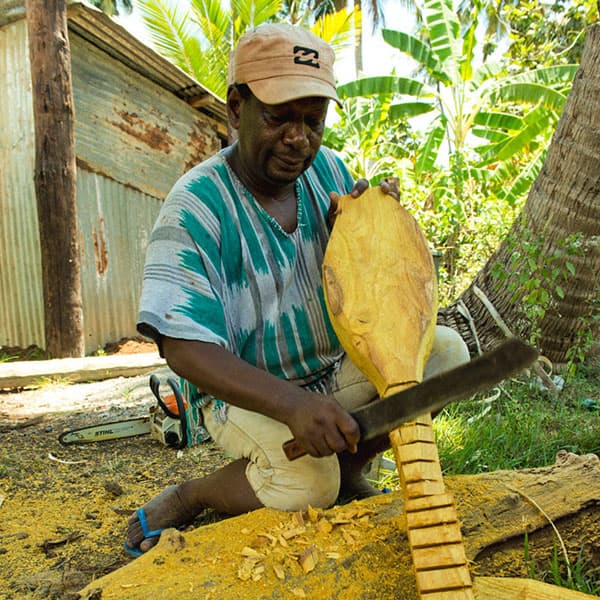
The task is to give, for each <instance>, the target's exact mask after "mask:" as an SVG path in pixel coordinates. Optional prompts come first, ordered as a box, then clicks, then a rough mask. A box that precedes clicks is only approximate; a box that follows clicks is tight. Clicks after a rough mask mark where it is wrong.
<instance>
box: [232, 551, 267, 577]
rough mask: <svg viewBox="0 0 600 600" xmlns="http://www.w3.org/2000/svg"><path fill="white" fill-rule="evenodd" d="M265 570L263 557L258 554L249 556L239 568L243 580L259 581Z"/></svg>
mask: <svg viewBox="0 0 600 600" xmlns="http://www.w3.org/2000/svg"><path fill="white" fill-rule="evenodd" d="M264 571H265V566H264V564H263V563H262V559H261V558H259V557H256V556H247V557H246V558H244V560H243V562H242V564H241V565H240V566H239V568H238V577H239V578H240V579H241V580H242V581H248V580H250V579H252V581H259V580H260V579H261V577H262V575H263V573H264Z"/></svg>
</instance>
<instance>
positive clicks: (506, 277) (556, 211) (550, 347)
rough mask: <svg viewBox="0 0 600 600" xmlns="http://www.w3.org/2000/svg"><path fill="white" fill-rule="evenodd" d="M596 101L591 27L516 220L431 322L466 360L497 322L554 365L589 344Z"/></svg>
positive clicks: (597, 64)
mask: <svg viewBox="0 0 600 600" xmlns="http://www.w3.org/2000/svg"><path fill="white" fill-rule="evenodd" d="M599 92H600V25H595V26H594V27H592V28H590V30H589V31H588V34H587V39H586V43H585V48H584V52H583V56H582V59H581V65H580V68H579V70H578V72H577V74H576V76H575V80H574V83H573V88H572V90H571V93H570V94H569V97H568V99H567V102H566V104H565V109H564V112H563V114H562V117H561V119H560V122H559V124H558V127H557V129H556V132H555V134H554V136H553V138H552V142H551V144H550V147H549V150H548V156H547V158H546V162H545V164H544V167H543V168H542V170H541V172H540V174H539V176H538V178H537V180H536V181H535V183H534V185H533V186H532V188H531V190H530V192H529V196H528V198H527V201H526V203H525V206H524V208H523V212H522V214H521V215H520V217H519V218H518V219H517V220H516V221H515V223H514V225H513V227H512V230H511V232H510V234H509V236H508V237H507V239H506V240H504V242H503V243H502V244H501V245H500V247H499V248H498V250H497V251H496V252H495V254H494V255H493V256H492V257H491V258H490V259H489V260H488V262H487V263H486V264H485V266H484V267H483V268H482V270H481V271H480V272H479V273H478V274H477V276H476V277H475V279H474V281H473V283H472V284H471V286H470V287H469V288H468V289H467V290H466V291H465V292H464V293H463V294H462V295H461V296H460V298H459V299H458V300H457V301H456V302H454V303H453V304H452V305H451V306H449V307H447V308H445V309H443V310H441V311H440V314H439V319H438V322H439V323H443V324H446V325H449V326H451V327H454V328H455V329H457V330H459V331H460V332H461V334H463V337H464V338H465V341H466V342H467V343H468V345H469V348H470V350H471V351H472V352H476V351H477V350H478V344H479V345H480V347H481V349H483V350H486V349H489V348H491V347H493V346H495V345H497V344H498V342H499V341H500V340H502V339H504V337H505V333H503V330H502V328H501V327H500V326H499V323H501V322H502V321H503V322H504V324H505V325H506V326H507V327H508V329H509V330H510V331H511V332H512V333H513V334H514V335H518V336H520V337H523V338H524V339H532V337H533V341H534V342H535V343H536V345H537V346H538V347H539V349H540V350H541V352H542V353H543V354H544V355H545V356H547V357H548V358H549V359H550V360H552V361H554V362H565V361H566V360H569V359H570V358H573V355H572V352H573V350H575V349H579V350H583V351H585V350H588V349H589V348H590V347H591V345H592V343H593V342H594V341H597V340H598V333H599V332H600V319H599V314H600V313H599V303H600V287H599V285H598V272H599V271H600V237H599V236H600V178H599V175H598V174H599V173H600V137H599V135H598V132H599V131H600V93H599ZM568 263H569V264H568ZM498 273H500V276H498ZM559 287H560V289H558V291H557V288H559ZM481 292H483V294H482V293H481ZM546 294H547V298H546ZM486 299H487V301H489V302H487V301H486ZM486 303H488V306H490V308H489V309H488V308H486ZM540 307H541V309H542V312H541V313H538V314H536V313H535V312H534V311H535V310H536V308H540ZM582 357H583V356H579V357H578V358H582Z"/></svg>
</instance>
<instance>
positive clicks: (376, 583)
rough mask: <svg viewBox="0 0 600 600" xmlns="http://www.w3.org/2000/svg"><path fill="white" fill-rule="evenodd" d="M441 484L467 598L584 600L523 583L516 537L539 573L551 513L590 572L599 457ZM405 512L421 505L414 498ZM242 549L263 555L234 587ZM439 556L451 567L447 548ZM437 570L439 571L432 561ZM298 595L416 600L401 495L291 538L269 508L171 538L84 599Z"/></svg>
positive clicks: (323, 599) (428, 596) (599, 531)
mask: <svg viewBox="0 0 600 600" xmlns="http://www.w3.org/2000/svg"><path fill="white" fill-rule="evenodd" d="M446 487H447V489H448V495H447V496H446V497H445V498H441V497H440V498H436V501H437V500H439V501H440V503H441V504H444V503H446V502H448V498H449V497H450V498H451V497H453V498H455V500H456V507H457V516H458V520H459V522H460V523H462V529H463V540H464V548H465V552H466V558H467V560H468V563H467V564H468V565H469V567H470V570H471V572H472V573H474V574H475V576H474V578H473V590H474V595H475V598H476V599H477V600H514V599H516V598H523V599H531V600H559V599H560V600H585V599H588V600H591V598H592V596H589V595H586V594H582V593H579V592H572V591H570V590H567V589H565V588H558V587H555V586H550V585H548V584H542V583H539V582H534V581H530V580H528V579H527V578H528V577H529V573H530V572H531V571H530V569H531V564H529V563H528V562H527V561H525V559H524V550H523V539H524V534H525V532H527V533H528V537H529V552H530V558H531V560H533V561H535V564H536V566H537V572H539V573H542V572H543V571H545V570H547V569H548V568H549V565H550V564H551V561H552V559H553V553H554V548H555V545H556V543H557V540H556V534H555V533H554V530H553V529H552V527H551V526H550V524H549V522H548V519H547V517H546V516H544V514H542V512H541V511H540V509H541V510H543V511H544V512H545V513H546V514H547V515H549V516H551V518H552V520H553V523H554V525H555V526H556V528H557V529H558V531H559V533H560V535H561V538H562V540H563V542H564V543H565V546H566V549H567V551H568V554H569V558H570V560H571V561H572V562H573V563H574V562H575V561H576V560H577V558H578V555H579V552H580V551H581V549H582V544H583V542H585V547H584V550H585V552H586V555H585V558H586V559H587V560H589V561H591V564H598V563H599V562H600V551H599V548H600V461H599V460H598V457H596V456H594V455H588V456H585V457H577V456H574V455H570V454H568V453H561V454H560V455H559V457H558V459H557V463H556V464H554V465H551V466H547V467H542V468H538V469H528V470H524V471H498V472H494V473H487V474H483V475H469V476H459V477H448V478H446ZM532 500H533V501H534V502H535V503H534V502H532ZM410 504H411V505H413V506H414V507H416V508H417V510H419V509H421V508H422V506H421V500H411V501H410ZM320 524H322V526H320ZM325 524H327V525H328V526H327V527H325V526H324V525H325ZM292 530H293V531H294V532H295V535H293V536H291V537H288V539H287V540H286V539H285V538H284V537H283V535H282V533H283V532H286V531H292ZM281 540H283V543H282V541H281ZM284 544H285V545H284ZM312 546H314V552H313V551H312V550H311V557H312V560H313V561H314V566H313V565H312V564H311V570H310V571H309V572H304V570H303V567H302V565H301V564H300V563H299V559H300V558H301V557H302V556H303V555H305V553H306V550H307V549H308V548H311V547H312ZM246 548H253V549H254V550H256V552H257V553H259V554H260V555H262V558H261V557H259V559H258V560H257V561H255V562H254V564H253V565H252V569H251V570H250V573H251V575H250V578H249V579H248V580H242V579H241V578H240V573H241V574H244V572H245V570H244V569H241V567H242V564H244V561H246V560H249V561H252V557H249V556H248V550H247V549H246ZM442 548H444V550H443V552H444V553H446V554H447V555H448V557H449V558H448V560H450V561H451V560H452V557H453V552H454V551H455V550H456V548H457V547H456V546H453V545H450V544H448V545H445V546H443V547H442ZM245 549H246V550H245ZM439 556H441V551H440V555H439ZM430 559H431V557H430V558H429V559H428V560H430ZM263 567H264V569H263ZM435 567H443V565H442V564H439V565H436V564H432V568H435ZM252 577H254V578H255V580H253V579H252ZM522 578H524V579H522ZM292 590H295V592H292ZM468 591H470V590H468ZM302 593H303V594H304V597H306V598H310V599H311V600H356V599H359V598H364V599H367V598H373V599H378V600H397V599H398V598H401V599H402V600H417V598H419V595H418V592H417V588H416V578H415V571H414V567H413V561H412V557H411V552H410V548H409V544H408V540H407V534H406V527H405V510H404V503H403V497H402V494H401V493H399V492H393V493H390V494H385V495H382V496H377V497H375V498H368V499H366V500H361V501H357V502H352V503H350V504H348V505H345V506H337V507H334V508H332V509H329V510H316V509H312V510H311V512H310V513H309V514H306V515H305V519H304V525H303V529H302V530H301V531H300V532H299V526H298V520H297V518H296V516H295V515H293V514H289V513H282V512H278V511H274V510H270V509H261V510H258V511H254V512H252V513H249V514H246V515H241V516H239V517H234V518H231V519H227V520H225V521H221V522H218V523H214V524H212V525H208V526H205V527H200V528H197V529H195V530H193V531H189V532H186V533H184V534H181V533H179V532H176V531H174V530H170V531H168V532H166V533H165V534H164V535H163V537H162V538H161V541H160V543H159V545H158V546H157V547H156V548H154V549H153V550H152V551H150V552H149V553H148V554H146V555H144V556H141V557H140V558H137V559H136V560H133V561H131V562H130V563H129V564H128V565H127V566H125V567H123V568H121V569H118V570H117V571H114V572H113V573H111V574H109V575H106V576H104V577H102V578H100V579H98V580H96V581H94V582H93V583H91V584H90V585H89V586H88V587H87V588H86V589H85V590H84V591H83V595H82V597H83V599H84V600H90V599H91V598H101V599H102V600H142V599H143V600H147V599H148V598H161V600H188V599H189V600H191V599H194V600H197V599H204V598H209V599H213V598H218V599H219V600H238V599H240V600H241V599H244V600H259V599H260V600H264V599H266V598H282V599H286V600H287V599H293V598H295V597H302V595H301V594H302ZM94 594H95V595H94ZM461 594H462V592H459V591H457V590H451V591H447V592H440V591H435V592H434V591H432V592H431V593H430V592H427V593H425V594H422V595H421V598H422V599H424V600H459V599H460V598H468V596H467V595H464V594H463V595H461Z"/></svg>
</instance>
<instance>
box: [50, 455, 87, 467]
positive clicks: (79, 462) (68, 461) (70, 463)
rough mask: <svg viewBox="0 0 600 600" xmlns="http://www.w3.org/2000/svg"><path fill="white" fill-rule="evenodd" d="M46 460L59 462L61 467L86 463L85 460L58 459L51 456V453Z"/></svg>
mask: <svg viewBox="0 0 600 600" xmlns="http://www.w3.org/2000/svg"><path fill="white" fill-rule="evenodd" d="M48 458H49V459H50V460H54V461H56V462H59V463H61V464H63V465H80V464H83V463H86V462H87V460H63V459H62V458H58V457H56V456H54V454H52V452H48Z"/></svg>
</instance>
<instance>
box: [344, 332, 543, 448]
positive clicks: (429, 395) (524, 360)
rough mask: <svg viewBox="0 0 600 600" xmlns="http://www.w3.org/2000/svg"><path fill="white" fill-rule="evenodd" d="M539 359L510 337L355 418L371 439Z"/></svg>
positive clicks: (370, 406) (365, 437)
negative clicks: (485, 351) (493, 347)
mask: <svg viewBox="0 0 600 600" xmlns="http://www.w3.org/2000/svg"><path fill="white" fill-rule="evenodd" d="M537 357H538V353H537V351H536V350H535V348H532V347H531V346H529V345H527V344H525V343H524V342H522V341H520V340H518V339H517V338H511V339H509V340H507V341H506V342H504V343H503V344H502V345H500V346H498V347H497V348H495V349H494V350H492V351H490V352H488V353H486V354H483V355H482V356H479V357H477V358H475V359H473V360H472V361H470V362H468V363H465V364H463V365H460V366H458V367H456V368H455V369H452V370H450V371H446V372H445V373H440V374H439V375H436V376H435V377H431V378H430V379H426V380H425V381H423V382H422V383H419V384H418V385H414V386H412V387H410V388H407V389H405V390H402V391H401V392H398V393H396V394H392V395H391V396H388V397H387V398H381V399H379V400H375V401H374V402H371V403H370V404H367V405H366V406H363V407H361V408H359V409H358V410H356V411H355V412H353V413H352V416H353V417H354V419H355V420H356V421H357V422H358V425H359V427H360V433H361V439H363V440H370V439H372V438H374V437H377V436H379V435H381V434H383V433H389V432H390V431H392V430H394V429H396V428H397V427H398V426H399V425H401V424H402V423H406V422H408V421H410V420H411V419H413V418H414V417H417V416H418V415H421V414H424V413H434V412H438V411H439V410H441V409H442V408H444V407H445V406H446V405H447V404H450V403H451V402H455V401H457V400H462V399H464V398H468V397H471V396H473V395H474V394H477V393H478V392H483V391H485V390H487V389H489V388H491V387H492V386H494V385H496V384H497V383H500V382H501V381H502V380H504V379H506V378H507V377H510V376H511V375H514V374H516V373H518V372H519V371H521V370H522V369H524V368H525V367H527V366H529V365H530V364H531V363H533V362H534V361H535V360H536V359H537Z"/></svg>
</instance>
